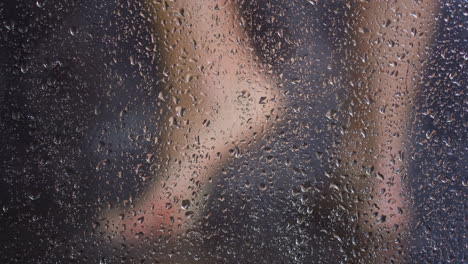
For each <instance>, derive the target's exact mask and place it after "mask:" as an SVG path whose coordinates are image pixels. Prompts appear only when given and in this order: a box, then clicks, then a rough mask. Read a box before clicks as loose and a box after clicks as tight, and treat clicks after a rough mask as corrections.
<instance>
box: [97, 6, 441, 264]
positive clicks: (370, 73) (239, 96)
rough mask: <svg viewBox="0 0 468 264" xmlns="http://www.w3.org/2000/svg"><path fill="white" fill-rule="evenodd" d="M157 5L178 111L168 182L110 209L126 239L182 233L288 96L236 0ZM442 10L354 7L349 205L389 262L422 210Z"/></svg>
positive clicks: (343, 152)
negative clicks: (413, 168) (412, 140)
mask: <svg viewBox="0 0 468 264" xmlns="http://www.w3.org/2000/svg"><path fill="white" fill-rule="evenodd" d="M147 6H148V10H149V12H150V13H151V14H153V15H154V16H156V19H155V21H157V23H156V24H155V25H154V27H155V30H156V31H157V33H158V34H156V35H157V37H158V40H159V43H160V44H159V45H160V47H161V52H162V59H163V64H162V65H161V68H162V71H163V73H164V75H165V76H166V78H165V79H164V81H165V83H166V86H167V87H166V89H164V91H163V92H162V98H164V100H165V101H166V102H167V104H168V105H169V108H170V109H171V110H170V113H169V114H167V116H166V118H165V121H164V122H165V123H164V125H163V127H164V128H165V130H164V131H162V134H163V136H162V138H161V145H160V146H159V149H158V151H157V152H156V153H162V154H161V156H160V157H158V158H159V160H158V162H159V164H161V168H160V171H159V174H158V175H157V176H156V178H157V179H156V180H155V182H154V183H153V185H152V186H151V187H150V188H149V189H148V190H147V192H146V193H145V194H144V195H143V197H142V198H141V199H139V200H138V201H137V202H136V204H135V205H134V206H133V207H132V208H126V209H119V208H118V209H116V210H114V211H110V212H107V215H106V216H105V217H106V218H107V220H108V224H107V227H108V228H109V230H110V231H112V232H114V233H116V234H118V235H117V238H118V239H119V236H123V237H125V238H126V239H134V238H135V235H137V236H138V234H142V233H144V236H145V237H148V236H150V234H151V233H153V234H162V233H172V234H177V233H182V232H185V231H187V230H188V229H189V228H191V226H192V225H193V224H195V223H196V222H199V221H198V220H199V216H200V212H201V209H202V208H203V203H205V202H206V200H207V194H208V188H209V182H210V181H211V178H212V177H215V176H216V174H217V173H219V171H220V169H221V168H222V166H223V165H224V164H225V163H226V161H227V159H228V157H229V156H230V153H231V152H233V151H232V150H234V152H236V151H237V148H239V149H241V150H243V149H246V148H248V147H251V146H252V145H253V144H254V143H255V142H256V141H258V140H259V139H260V138H261V136H262V135H264V134H265V132H266V130H268V129H269V128H270V127H271V125H272V123H273V121H274V120H275V119H276V117H277V113H278V112H279V110H278V109H279V108H281V102H282V101H283V99H284V98H281V94H280V91H279V89H278V87H277V86H275V84H274V82H273V81H272V80H273V77H271V76H269V74H267V72H268V69H264V68H263V67H262V66H261V65H259V64H258V63H257V62H256V61H255V59H254V58H255V54H254V52H253V48H252V46H251V44H250V43H249V40H248V37H247V35H246V34H245V32H244V31H243V29H242V28H241V26H240V24H239V21H240V18H239V14H238V12H237V10H236V5H235V3H234V1H225V0H222V1H221V0H198V1H191V0H180V1H176V2H175V3H173V2H169V1H168V2H163V3H161V2H159V1H148V3H147ZM435 6H436V5H435V3H434V2H433V1H423V2H421V3H418V4H416V3H415V2H414V1H410V0H404V1H399V2H397V3H394V2H381V1H372V3H359V4H356V5H355V6H354V9H353V10H352V12H353V15H352V17H353V19H355V20H354V21H352V23H353V25H354V30H355V33H354V41H355V43H356V45H355V50H353V52H355V53H357V54H358V56H357V57H359V59H356V61H352V63H353V64H354V68H353V69H352V71H353V84H352V85H351V93H352V94H353V98H352V100H351V109H352V111H351V113H352V115H350V117H349V120H348V123H347V125H346V126H347V129H346V131H345V132H344V133H343V136H342V138H341V139H340V141H341V144H340V147H339V148H338V150H337V154H338V157H339V160H340V162H339V163H340V165H339V166H340V170H341V171H342V172H343V174H342V175H347V176H343V177H339V179H337V180H338V181H339V182H340V184H342V185H345V184H350V186H352V189H354V194H345V198H344V202H345V204H347V205H348V206H351V208H350V210H353V211H354V212H356V214H357V215H358V224H359V226H360V229H361V231H363V232H373V233H378V234H379V235H380V236H381V237H380V238H379V242H380V245H383V244H388V247H389V248H388V250H384V249H379V250H380V251H379V250H377V251H375V252H374V253H375V255H378V256H380V257H381V258H387V257H389V256H391V255H396V252H397V251H398V247H399V243H398V242H395V240H396V239H397V238H399V237H400V233H401V232H402V231H403V230H404V229H405V226H406V223H407V222H408V221H409V220H410V218H411V216H410V211H409V209H410V208H409V207H408V205H407V204H408V203H407V201H405V200H404V198H403V197H402V194H403V193H404V187H405V186H404V182H403V179H402V176H403V175H404V173H405V166H406V165H405V162H406V161H405V159H404V157H403V156H404V152H405V151H406V148H405V142H406V140H407V137H408V135H407V131H408V128H409V124H408V123H409V120H410V117H411V106H412V105H413V98H414V94H415V92H416V88H417V86H418V84H417V81H416V80H417V75H418V73H419V72H420V71H421V68H422V65H421V61H422V60H423V59H424V53H425V48H426V46H427V45H428V44H429V41H430V37H429V34H428V32H431V31H432V28H433V24H432V23H433V20H434V15H433V14H434V12H435V10H436V7H435ZM363 58H365V59H364V60H363ZM363 167H367V168H371V167H372V168H373V169H371V170H368V171H369V172H370V174H371V175H372V176H365V177H361V175H364V174H365V172H364V170H363ZM350 193H352V192H350ZM357 194H359V198H360V199H362V200H359V202H355V201H356V199H357V198H356V195H357ZM361 194H366V195H365V196H364V198H363V197H361V196H360V195H361ZM346 195H347V197H346ZM374 213H377V214H376V215H375V214H374ZM141 217H144V219H142V218H141ZM138 219H140V220H138ZM364 239H365V238H364ZM371 246H372V247H373V245H369V247H371ZM380 261H381V259H380V258H378V257H370V259H369V262H375V263H379V262H380Z"/></svg>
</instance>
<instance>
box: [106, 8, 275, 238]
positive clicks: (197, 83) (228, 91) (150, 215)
mask: <svg viewBox="0 0 468 264" xmlns="http://www.w3.org/2000/svg"><path fill="white" fill-rule="evenodd" d="M147 7H148V10H149V12H150V13H151V14H152V15H154V16H156V19H155V21H157V23H156V24H155V25H154V27H155V30H156V32H157V34H156V36H157V37H158V38H159V43H160V44H159V45H160V47H161V53H162V61H163V63H162V65H161V67H160V68H161V69H162V71H163V74H164V75H165V76H166V77H165V78H164V80H163V81H164V83H165V84H166V88H165V89H164V90H163V91H162V93H161V95H160V97H161V98H163V100H165V101H166V102H167V104H168V106H169V108H170V112H169V113H168V114H167V115H166V118H165V120H164V123H163V124H164V125H163V126H162V127H163V128H164V130H163V131H162V135H163V136H162V137H161V144H160V146H159V149H158V151H156V152H155V153H161V154H160V156H159V157H158V161H157V163H158V164H161V166H160V170H159V172H158V174H157V175H156V176H155V178H156V180H155V182H154V183H153V184H152V186H151V187H150V188H149V189H148V190H147V191H146V193H145V194H144V195H143V197H142V198H140V199H139V200H137V201H136V204H135V205H134V206H132V208H127V209H124V210H123V209H120V208H116V209H114V210H111V211H109V212H106V215H104V217H105V218H106V219H107V221H108V223H107V225H106V227H107V228H108V230H107V232H109V231H111V233H114V234H115V235H116V238H117V239H120V238H124V239H129V240H134V239H135V238H138V237H139V236H144V237H150V236H151V233H152V234H181V233H183V232H185V231H187V230H189V229H190V228H193V225H195V224H199V223H200V222H202V221H199V220H200V219H199V216H200V214H201V210H202V207H203V204H204V203H205V202H206V200H207V198H208V194H209V192H208V191H209V184H210V182H211V180H212V177H216V175H217V174H218V173H219V172H220V169H221V168H222V167H223V165H224V164H226V161H227V160H228V158H229V157H230V156H233V155H234V154H235V153H236V152H238V151H244V150H245V149H246V148H249V147H251V146H252V145H253V144H254V143H256V141H258V140H260V139H261V137H262V135H264V134H265V133H264V132H265V131H266V130H268V129H269V128H270V127H271V125H272V124H273V121H274V120H275V119H277V113H278V112H279V111H278V110H277V109H278V108H279V107H280V101H281V98H280V92H279V89H278V88H277V86H276V84H275V83H274V82H273V81H272V77H271V76H269V74H267V73H266V70H265V69H264V68H263V67H262V66H261V65H260V64H259V63H257V62H256V61H255V54H254V52H253V48H252V46H251V45H250V43H249V40H248V38H247V35H246V34H245V32H244V31H243V29H242V28H241V26H240V24H239V21H240V18H239V16H238V12H237V10H236V5H235V3H234V2H233V1H224V0H223V1H219V0H198V1H192V0H180V1H176V2H175V3H174V2H169V1H167V2H165V3H160V2H159V1H148V2H147ZM142 217H144V219H142Z"/></svg>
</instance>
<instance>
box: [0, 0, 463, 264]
mask: <svg viewBox="0 0 468 264" xmlns="http://www.w3.org/2000/svg"><path fill="white" fill-rule="evenodd" d="M318 3H319V4H316V5H313V4H311V3H309V2H308V1H279V0H272V1H264V0H261V1H260V0H258V1H245V2H243V3H242V5H241V6H242V12H243V15H244V17H245V18H246V19H247V21H248V28H247V30H248V31H249V32H250V34H251V35H252V37H253V39H254V44H255V46H256V48H257V51H258V53H259V54H260V55H261V57H262V58H263V60H264V62H265V63H270V64H272V65H273V66H274V69H275V71H276V73H277V74H278V75H279V74H281V73H282V74H283V75H284V80H285V81H284V84H285V88H286V89H287V91H288V96H289V97H290V102H291V105H290V106H289V107H288V112H287V113H285V115H286V117H285V118H284V120H285V121H284V122H283V123H282V124H280V125H279V126H278V127H277V128H276V129H275V130H274V131H273V132H272V133H271V135H270V136H269V137H267V138H266V139H265V140H264V142H262V145H261V146H259V147H258V148H257V149H256V150H255V151H251V152H248V153H243V156H241V157H239V158H237V159H235V160H232V161H231V162H230V163H229V164H228V165H227V166H226V168H225V170H224V172H223V173H222V174H221V175H220V176H219V178H218V179H217V180H216V182H215V186H216V188H214V193H213V195H212V198H211V202H210V203H209V206H208V208H207V214H211V215H212V216H211V217H210V218H209V219H208V220H207V221H206V223H205V225H204V226H203V227H202V228H200V230H198V231H197V232H194V233H192V234H191V235H189V236H187V237H186V238H183V239H180V240H179V241H178V242H177V243H175V244H176V245H174V242H167V241H166V240H162V239H161V240H159V241H158V242H157V243H155V244H153V245H147V244H145V245H144V246H135V247H132V246H131V245H127V247H114V249H113V248H112V246H110V244H109V243H108V242H107V241H105V240H103V239H102V238H100V237H99V236H96V235H95V229H93V226H94V227H95V225H96V224H95V223H94V222H95V221H96V217H97V215H98V212H99V210H100V209H101V208H106V207H107V206H108V205H114V204H116V203H118V202H120V201H121V200H124V199H128V197H129V196H136V195H138V193H141V190H142V189H143V188H144V186H145V184H146V183H145V182H144V181H143V179H144V178H145V177H151V176H152V175H153V174H152V171H153V168H152V166H151V164H149V163H148V162H146V161H145V160H146V154H147V153H154V151H155V146H154V143H152V142H153V141H154V138H155V137H156V136H157V135H158V133H159V129H158V124H159V121H160V119H161V116H162V115H161V114H160V113H161V111H164V110H165V105H163V104H161V101H160V100H158V93H159V89H161V87H160V84H159V80H160V78H159V76H158V74H159V71H158V62H159V56H158V52H157V46H158V45H159V44H158V43H157V42H156V43H153V42H152V41H151V35H154V34H155V33H154V32H151V30H150V29H151V23H152V18H151V17H148V15H147V14H146V12H145V9H144V5H143V1H122V0H116V1H109V0H106V1H68V0H39V1H38V2H35V1H0V23H1V24H0V95H1V96H0V132H1V138H0V206H1V207H2V208H0V209H1V210H0V243H1V245H0V262H2V263H33V262H34V263H56V262H57V261H60V262H63V263H73V262H76V263H89V262H91V263H97V262H99V261H102V262H105V263H115V262H119V261H120V262H124V263H128V262H132V263H133V262H140V261H142V260H147V262H148V263H152V262H153V261H154V260H155V259H159V260H160V261H161V262H163V263H165V262H164V259H166V258H167V256H168V255H169V254H173V255H175V256H180V258H182V259H184V258H186V259H189V260H190V262H199V263H206V262H214V263H336V262H338V261H347V257H349V256H350V255H351V251H350V250H351V248H352V247H351V246H350V243H351V242H350V240H349V234H348V233H349V230H348V229H349V227H347V226H346V221H344V220H343V219H342V215H340V212H339V210H337V209H336V208H333V207H330V204H332V202H331V203H330V201H325V202H324V200H326V199H327V198H328V196H327V190H328V184H329V183H328V178H327V177H326V176H325V172H327V171H328V170H330V166H329V165H328V164H327V153H328V152H329V149H330V147H331V145H332V142H333V135H334V134H336V133H337V131H336V127H337V126H338V125H339V124H338V125H337V124H333V123H331V122H332V121H330V120H328V119H327V118H326V117H325V115H326V113H327V112H328V111H329V110H330V109H335V110H337V111H339V107H338V104H339V103H341V102H342V101H343V97H346V94H347V92H348V90H347V86H346V83H347V81H348V80H349V78H350V77H349V76H348V74H347V71H346V65H343V63H342V60H341V59H340V58H342V56H343V54H344V49H345V47H346V39H347V38H348V37H349V36H348V35H347V33H346V32H345V31H344V28H346V23H347V20H346V15H345V13H346V8H345V5H344V2H342V1H318ZM467 12H468V11H467V7H466V6H463V1H444V6H443V8H442V10H441V14H440V16H439V17H438V19H439V22H440V24H439V28H438V32H437V33H436V39H435V40H434V43H433V47H432V49H433V52H432V57H431V58H430V59H429V60H428V62H427V65H428V67H427V69H426V72H425V78H424V85H422V86H421V87H422V88H421V91H420V95H419V98H418V105H416V106H415V116H416V119H415V122H414V132H413V134H412V137H411V143H412V148H413V151H412V153H413V154H412V157H411V158H412V168H411V177H410V180H411V189H412V190H413V192H412V193H413V195H414V202H415V204H416V205H417V207H416V208H415V215H416V217H415V219H416V220H415V223H414V228H413V230H412V237H413V239H414V241H412V242H413V243H411V246H410V254H409V255H408V258H409V259H410V263H424V262H428V263H446V262H449V261H452V262H453V263H462V262H464V261H466V253H465V251H466V247H467V242H466V223H467V215H466V211H467V210H466V194H467V192H466V188H467V185H468V179H467V178H468V175H467V172H466V171H467V165H466V164H467V158H466V156H465V152H466V151H467V144H466V142H467V124H468V123H467V121H468V120H467V117H466V112H467V111H466V110H467V96H466V92H467V91H466V80H467V78H466V77H467V76H466V58H467V54H466V46H467V45H466V42H467V37H468V35H467V31H466V22H467V19H466V17H467ZM271 17H275V22H274V23H273V22H271V20H270V18H271ZM278 33H281V34H278ZM280 43H281V47H279V44H280ZM292 57H294V58H295V63H290V59H291V58H292ZM132 62H133V63H132ZM145 126H146V129H144V127H145ZM432 131H435V136H434V137H431V138H430V139H428V137H427V135H429V134H430V133H432ZM428 133H429V134H428ZM321 153H322V154H323V157H322V158H319V157H320V154H321ZM318 154H319V155H318ZM138 164H144V166H143V167H142V168H141V169H140V170H139V171H138V173H137V172H135V169H136V167H137V165H138ZM301 186H302V187H303V189H304V190H306V191H301ZM93 223H94V225H93ZM335 234H339V235H342V236H343V242H339V241H337V240H336V238H335ZM347 234H348V235H347ZM171 243H172V244H171ZM176 259H177V258H175V257H174V259H173V260H174V261H178V260H176Z"/></svg>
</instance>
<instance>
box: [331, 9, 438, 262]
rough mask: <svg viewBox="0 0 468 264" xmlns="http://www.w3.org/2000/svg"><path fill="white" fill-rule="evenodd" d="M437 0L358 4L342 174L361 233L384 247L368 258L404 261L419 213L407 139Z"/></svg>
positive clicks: (371, 243)
mask: <svg viewBox="0 0 468 264" xmlns="http://www.w3.org/2000/svg"><path fill="white" fill-rule="evenodd" d="M436 6H437V3H436V2H435V1H419V3H417V2H416V1H413V0H404V1H398V2H394V1H369V3H359V4H356V5H355V6H354V8H353V10H352V19H351V23H353V26H354V34H353V35H354V37H353V41H355V44H356V45H355V49H354V50H352V53H354V56H355V59H353V60H352V62H351V63H352V65H353V66H352V69H351V71H352V74H353V80H352V84H351V94H352V96H351V97H352V98H351V101H350V109H349V111H348V112H349V113H350V115H349V118H348V121H347V124H346V127H347V129H346V130H345V132H344V133H343V136H342V138H341V139H340V141H341V144H340V147H339V150H338V157H339V159H340V165H339V167H340V169H339V170H340V171H341V177H340V179H338V181H339V182H340V185H342V186H344V185H346V184H348V185H349V186H352V189H353V190H354V193H353V192H348V193H347V194H345V195H344V197H345V198H344V203H345V204H347V205H348V207H350V206H351V208H350V210H354V211H355V212H356V213H357V219H358V220H357V223H358V226H359V228H360V231H358V233H364V234H370V236H367V235H363V237H362V238H361V239H362V240H363V242H360V243H363V244H366V243H367V244H368V245H366V247H368V248H375V247H378V249H376V250H370V251H369V252H370V256H369V257H368V259H367V260H363V261H364V262H365V263H385V262H388V261H389V259H390V258H393V260H395V261H397V262H401V261H402V260H401V256H400V257H399V256H398V255H399V251H400V250H403V248H404V245H403V244H402V242H403V241H404V232H405V231H406V230H407V228H408V224H409V223H410V220H411V211H410V209H411V208H410V206H409V202H410V201H408V200H407V198H405V197H407V196H408V190H407V189H406V186H405V179H404V178H405V177H406V168H407V157H405V156H409V155H408V154H405V153H407V151H409V149H408V148H407V146H406V145H407V144H410V143H409V142H408V132H409V130H410V124H409V123H410V120H411V118H412V113H411V111H412V108H413V107H414V105H415V103H414V99H415V95H416V93H417V91H418V89H417V87H418V81H419V80H420V78H419V75H420V74H421V70H422V67H423V65H422V62H423V61H424V59H425V58H426V53H427V52H428V50H429V49H428V46H429V44H430V40H431V37H430V35H431V33H432V32H433V29H434V17H435V16H434V13H435V12H436V11H437V8H436ZM366 175H367V176H366ZM405 194H406V195H405Z"/></svg>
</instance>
